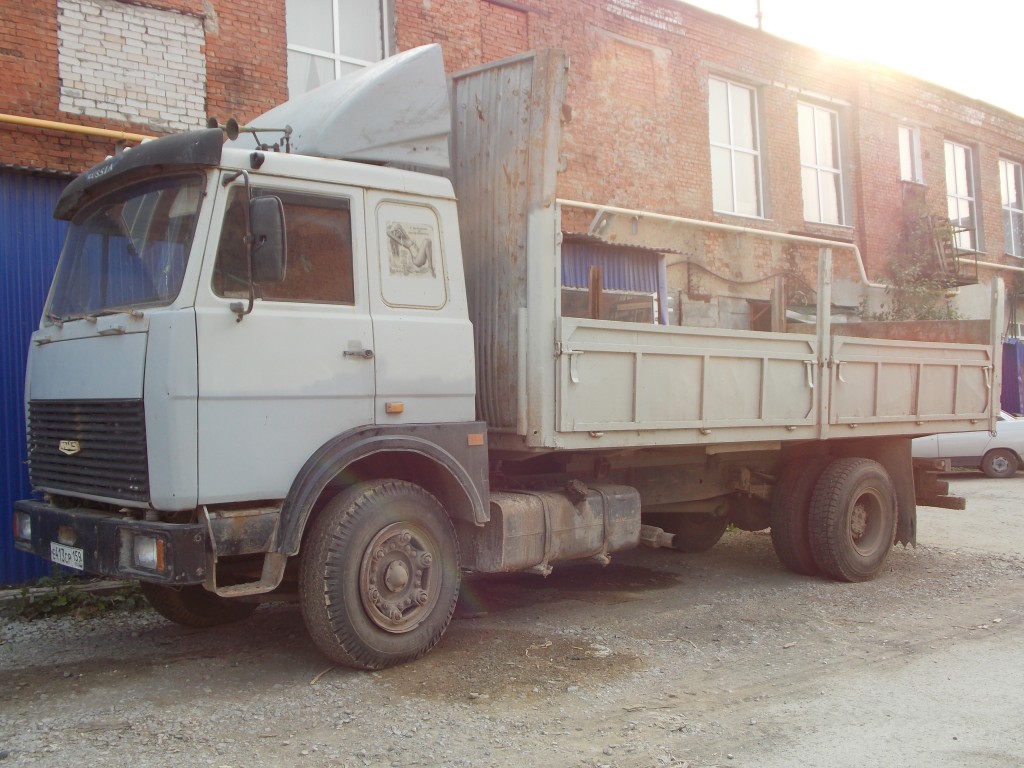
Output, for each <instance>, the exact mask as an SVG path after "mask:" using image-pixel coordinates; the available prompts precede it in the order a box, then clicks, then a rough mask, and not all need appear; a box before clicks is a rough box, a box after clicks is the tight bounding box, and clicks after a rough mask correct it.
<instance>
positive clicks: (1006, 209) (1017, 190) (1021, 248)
mask: <svg viewBox="0 0 1024 768" xmlns="http://www.w3.org/2000/svg"><path fill="white" fill-rule="evenodd" d="M1021 171H1022V168H1021V164H1020V163H1015V162H1013V161H1012V160H1000V161H999V190H1000V194H1001V196H1002V199H1003V242H1004V246H1003V247H1004V248H1005V249H1006V252H1007V253H1008V254H1010V255H1011V256H1017V257H1024V174H1022V172H1021Z"/></svg>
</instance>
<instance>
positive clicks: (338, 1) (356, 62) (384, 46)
mask: <svg viewBox="0 0 1024 768" xmlns="http://www.w3.org/2000/svg"><path fill="white" fill-rule="evenodd" d="M287 1H288V0H286V2H287ZM361 1H362V2H370V0H361ZM291 2H301V0H291ZM343 2H344V0H331V20H330V23H331V30H332V32H333V45H334V50H333V51H323V50H320V49H318V48H310V47H308V46H304V45H294V44H292V43H290V42H289V43H288V44H287V46H286V48H287V50H288V51H294V52H295V53H304V54H307V55H309V56H316V57H317V58H321V59H328V60H330V61H331V63H332V64H333V66H334V79H335V80H337V79H338V78H339V77H341V76H342V75H343V74H345V71H347V67H352V66H357V67H366V66H369V65H370V64H373V63H375V61H379V59H375V60H367V59H358V58H355V57H353V56H346V55H345V54H344V53H343V52H341V50H340V48H341V32H340V28H339V27H340V25H339V19H341V18H342V16H341V12H342V8H341V5H342V3H343ZM374 2H376V4H377V6H378V11H379V13H380V44H381V59H384V58H387V56H388V54H389V52H390V51H391V39H390V29H391V24H390V21H389V16H388V6H389V3H388V1H387V0H374ZM287 36H288V30H287V28H286V29H285V37H286V38H287ZM346 65H347V67H346ZM298 95H300V94H297V93H289V94H288V97H289V98H294V97H295V96H298Z"/></svg>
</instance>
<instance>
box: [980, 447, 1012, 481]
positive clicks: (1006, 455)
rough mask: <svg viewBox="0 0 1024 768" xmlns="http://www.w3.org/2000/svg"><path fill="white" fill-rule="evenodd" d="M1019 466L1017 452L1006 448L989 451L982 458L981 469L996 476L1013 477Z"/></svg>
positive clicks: (989, 474) (991, 475)
mask: <svg viewBox="0 0 1024 768" xmlns="http://www.w3.org/2000/svg"><path fill="white" fill-rule="evenodd" d="M1019 467H1020V461H1019V460H1018V459H1017V454H1015V453H1014V452H1013V451H1010V450H1007V449H1006V448H996V449H995V450H992V451H989V452H988V453H986V454H985V456H984V458H983V459H982V460H981V471H982V472H984V473H985V474H986V475H988V476H989V477H994V478H1002V477H1013V476H1014V475H1015V474H1017V469H1018V468H1019Z"/></svg>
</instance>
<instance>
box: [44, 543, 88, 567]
mask: <svg viewBox="0 0 1024 768" xmlns="http://www.w3.org/2000/svg"><path fill="white" fill-rule="evenodd" d="M50 560H51V561H52V562H54V563H55V564H57V565H63V566H64V567H65V568H74V569H75V570H76V571H84V570H85V552H84V551H83V550H81V549H79V548H78V547H66V546H64V545H63V544H58V543H57V542H55V541H51V542H50Z"/></svg>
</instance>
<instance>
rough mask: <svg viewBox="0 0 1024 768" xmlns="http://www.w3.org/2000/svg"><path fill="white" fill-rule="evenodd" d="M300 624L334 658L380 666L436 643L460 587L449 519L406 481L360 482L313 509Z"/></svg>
mask: <svg viewBox="0 0 1024 768" xmlns="http://www.w3.org/2000/svg"><path fill="white" fill-rule="evenodd" d="M303 549H304V552H303V555H302V561H301V566H300V569H299V596H300V599H301V602H302V616H303V619H304V620H305V622H306V628H307V629H308V630H309V634H310V635H311V636H312V638H313V641H314V642H315V643H316V645H317V647H319V648H320V650H321V651H323V652H324V654H325V655H326V656H328V657H329V658H330V659H332V660H333V661H336V662H338V663H339V664H344V665H346V666H350V667H355V668H357V669H383V668H384V667H389V666H392V665H394V664H401V663H403V662H406V661H412V660H413V659H417V658H419V657H420V656H422V655H423V654H425V653H426V652H427V651H429V650H430V649H431V648H433V647H434V645H436V644H437V642H438V641H439V640H440V639H441V635H442V634H444V631H445V629H446V628H447V627H448V623H449V622H450V621H451V617H452V613H453V612H454V610H455V602H456V600H457V599H458V596H459V580H460V575H459V549H458V543H457V540H456V538H455V529H454V527H453V526H452V523H451V521H450V520H449V519H448V516H447V514H445V511H444V508H443V507H442V506H441V504H440V502H439V501H438V500H437V499H436V498H434V496H432V495H431V494H430V493H428V492H427V491H425V490H424V489H423V488H420V487H419V486H417V485H413V484H412V483H407V482H403V481H399V480H384V481H377V482H372V483H360V484H358V485H354V486H352V487H351V488H348V489H347V490H345V491H343V492H341V493H340V494H338V496H336V497H335V498H334V499H332V500H331V501H330V502H329V503H328V504H327V506H325V507H324V508H323V510H321V512H320V514H319V516H318V517H317V519H316V521H315V522H314V523H313V526H312V528H311V529H310V530H309V532H308V534H307V536H306V540H305V543H304V545H303Z"/></svg>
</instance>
